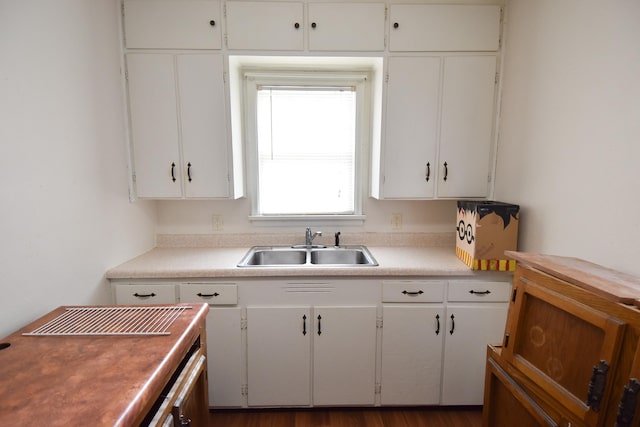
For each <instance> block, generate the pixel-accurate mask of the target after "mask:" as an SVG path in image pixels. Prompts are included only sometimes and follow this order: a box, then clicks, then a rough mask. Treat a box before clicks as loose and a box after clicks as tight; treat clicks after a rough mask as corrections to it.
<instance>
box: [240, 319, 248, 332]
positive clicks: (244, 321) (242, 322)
mask: <svg viewBox="0 0 640 427" xmlns="http://www.w3.org/2000/svg"><path fill="white" fill-rule="evenodd" d="M246 329H247V319H241V320H240V330H242V331H244V330H246Z"/></svg>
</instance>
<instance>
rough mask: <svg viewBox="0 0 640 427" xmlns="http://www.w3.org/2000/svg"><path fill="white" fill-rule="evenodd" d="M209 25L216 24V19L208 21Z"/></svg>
mask: <svg viewBox="0 0 640 427" xmlns="http://www.w3.org/2000/svg"><path fill="white" fill-rule="evenodd" d="M209 25H211V26H212V27H215V26H216V21H214V20H213V19H212V20H211V21H209Z"/></svg>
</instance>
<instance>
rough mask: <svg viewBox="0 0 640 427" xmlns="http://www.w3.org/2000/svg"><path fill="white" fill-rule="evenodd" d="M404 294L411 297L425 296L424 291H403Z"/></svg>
mask: <svg viewBox="0 0 640 427" xmlns="http://www.w3.org/2000/svg"><path fill="white" fill-rule="evenodd" d="M402 293H403V294H405V295H409V296H410V297H417V296H418V295H422V294H424V292H422V291H417V292H411V291H402Z"/></svg>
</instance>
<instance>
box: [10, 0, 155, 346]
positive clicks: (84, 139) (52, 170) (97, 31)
mask: <svg viewBox="0 0 640 427" xmlns="http://www.w3.org/2000/svg"><path fill="white" fill-rule="evenodd" d="M117 14H118V8H117V6H116V2H115V1H114V0H91V1H86V0H57V1H49V0H40V1H38V0H0V58H1V59H0V162H1V163H0V164H1V167H0V170H1V171H2V173H1V175H0V176H1V179H0V200H1V203H2V207H1V208H0V227H1V228H0V239H1V240H0V244H1V247H2V249H1V250H0V289H1V292H2V298H1V299H0V337H1V336H5V335H7V334H9V333H11V332H12V331H14V330H15V329H17V328H18V327H20V326H22V325H24V324H26V323H27V322H29V321H31V320H33V319H35V318H37V317H39V316H40V315H41V314H44V313H45V312H47V311H50V310H51V309H53V308H55V307H57V306H60V305H73V304H105V303H111V299H110V293H109V292H108V285H107V283H106V281H105V280H104V279H103V276H104V272H105V271H106V270H107V269H108V268H110V267H113V266H115V265H117V264H118V263H120V262H122V261H124V260H126V259H128V258H130V257H132V256H134V255H137V254H139V253H141V252H143V251H145V250H147V249H149V248H150V247H152V246H153V244H154V229H153V227H154V224H155V206H154V204H153V203H151V202H146V203H136V204H130V203H129V202H128V198H127V180H126V176H127V171H126V164H127V163H126V155H125V143H124V139H123V138H124V137H123V135H124V119H123V108H122V97H121V90H120V76H119V39H118V34H119V33H118V20H117Z"/></svg>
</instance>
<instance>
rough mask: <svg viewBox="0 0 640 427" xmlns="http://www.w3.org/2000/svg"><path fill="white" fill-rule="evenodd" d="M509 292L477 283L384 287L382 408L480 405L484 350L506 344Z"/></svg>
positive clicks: (503, 284) (390, 284) (401, 283)
mask: <svg viewBox="0 0 640 427" xmlns="http://www.w3.org/2000/svg"><path fill="white" fill-rule="evenodd" d="M445 288H446V291H447V296H446V299H445V298H444V295H443V293H444V292H443V291H444V290H445ZM509 289H510V286H509V282H488V281H479V280H466V281H455V280H453V281H449V282H444V281H389V282H385V283H384V284H383V305H382V306H383V319H382V320H383V327H382V366H381V404H382V405H433V404H442V405H481V404H482V402H483V386H484V364H485V363H484V357H485V353H486V348H487V344H491V343H499V342H501V341H502V335H503V333H504V325H505V321H506V315H507V307H508V303H507V301H508V298H509ZM388 302H391V303H393V304H389V303H388ZM438 302H440V303H438ZM441 379H442V380H441Z"/></svg>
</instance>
